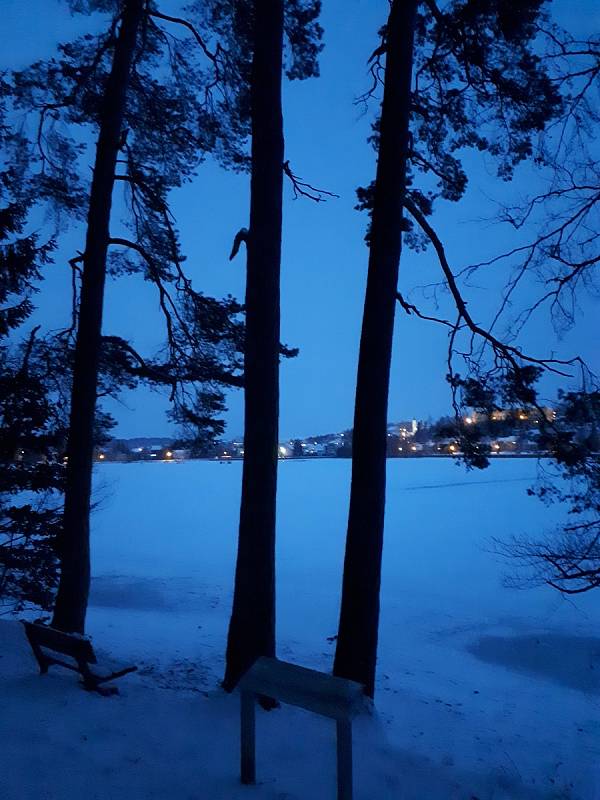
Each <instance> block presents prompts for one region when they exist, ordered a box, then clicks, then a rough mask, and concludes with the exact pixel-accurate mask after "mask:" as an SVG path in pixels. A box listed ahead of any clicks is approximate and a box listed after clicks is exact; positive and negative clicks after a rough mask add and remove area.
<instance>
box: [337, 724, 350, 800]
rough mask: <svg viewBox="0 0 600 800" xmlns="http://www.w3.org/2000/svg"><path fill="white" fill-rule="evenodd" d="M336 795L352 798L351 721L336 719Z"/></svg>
mask: <svg viewBox="0 0 600 800" xmlns="http://www.w3.org/2000/svg"><path fill="white" fill-rule="evenodd" d="M336 726H337V787H338V788H337V796H338V800H352V723H351V722H349V721H347V720H337V721H336Z"/></svg>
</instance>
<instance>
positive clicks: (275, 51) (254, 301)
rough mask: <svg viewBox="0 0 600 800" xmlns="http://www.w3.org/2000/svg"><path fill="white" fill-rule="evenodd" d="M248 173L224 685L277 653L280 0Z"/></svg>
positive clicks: (260, 68)
mask: <svg viewBox="0 0 600 800" xmlns="http://www.w3.org/2000/svg"><path fill="white" fill-rule="evenodd" d="M253 41H254V52H253V57H252V78H251V80H252V86H251V106H252V109H251V110H252V176H251V182H250V229H249V236H248V241H247V246H248V267H247V283H246V347H245V361H244V364H245V367H244V387H245V414H244V426H245V427H244V467H243V476H242V502H241V509H240V528H239V540H238V554H237V564H236V571H235V590H234V597H233V610H232V614H231V621H230V624H229V634H228V639H227V663H226V670H225V679H224V681H223V685H224V687H225V688H226V689H228V690H231V689H233V688H234V686H235V685H236V684H237V682H238V680H239V679H240V677H241V676H242V675H243V674H244V672H245V671H246V670H247V669H248V668H249V667H250V666H251V665H252V663H253V662H254V661H255V659H256V658H258V657H259V656H273V655H274V654H275V506H276V493H277V455H278V452H277V448H278V423H279V341H280V336H279V276H280V267H281V217H282V182H283V116H282V109H281V72H282V51H283V0H255V3H254V32H253Z"/></svg>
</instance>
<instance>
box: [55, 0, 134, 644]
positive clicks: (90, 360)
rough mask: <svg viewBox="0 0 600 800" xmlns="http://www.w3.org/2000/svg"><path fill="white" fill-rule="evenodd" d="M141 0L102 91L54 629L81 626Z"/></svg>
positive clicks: (125, 19)
mask: <svg viewBox="0 0 600 800" xmlns="http://www.w3.org/2000/svg"><path fill="white" fill-rule="evenodd" d="M143 6H144V2H143V0H126V2H125V3H124V7H123V13H122V17H121V27H120V30H119V34H118V37H117V41H116V43H115V50H114V55H113V62H112V68H111V72H110V76H109V78H108V80H107V83H106V88H105V92H104V99H103V107H102V111H101V117H100V131H99V135H98V142H97V145H96V161H95V164H94V175H93V179H92V187H91V193H90V207H89V211H88V218H87V234H86V242H85V253H84V258H83V276H82V284H81V301H80V306H79V324H78V327H77V340H76V344H75V365H74V370H73V388H72V393H71V416H70V424H69V442H68V447H67V453H68V457H69V458H68V466H67V483H66V489H65V510H64V530H63V534H62V537H61V541H60V561H61V575H60V583H59V587H58V595H57V598H56V604H55V607H54V616H53V620H52V624H53V626H54V627H56V628H59V629H60V630H64V631H70V632H77V633H83V632H84V628H85V615H86V611H87V603H88V594H89V588H90V498H91V491H92V465H93V452H94V417H95V411H96V394H97V381H98V361H99V355H100V346H101V333H102V309H103V303H104V283H105V278H106V254H107V250H108V240H109V236H110V233H109V223H110V210H111V205H112V193H113V186H114V181H115V178H114V175H115V167H116V161H117V154H118V151H119V143H120V140H121V132H122V126H123V114H124V110H125V103H126V98H127V89H128V84H129V76H130V72H131V63H132V59H133V55H134V52H135V46H136V39H137V32H138V28H139V25H140V21H141V19H142V14H143Z"/></svg>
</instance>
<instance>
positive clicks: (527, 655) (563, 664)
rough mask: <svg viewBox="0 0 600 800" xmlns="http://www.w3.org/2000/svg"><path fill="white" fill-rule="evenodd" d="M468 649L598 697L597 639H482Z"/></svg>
mask: <svg viewBox="0 0 600 800" xmlns="http://www.w3.org/2000/svg"><path fill="white" fill-rule="evenodd" d="M467 649H468V651H469V652H470V653H472V654H473V655H474V656H476V657H477V658H479V659H480V660H481V661H485V662H487V663H490V664H500V665H502V666H504V667H507V668H508V669H512V670H515V671H516V672H524V673H527V674H529V675H533V676H536V677H538V678H543V679H545V680H548V681H552V682H553V683H558V684H560V685H561V686H567V687H568V688H570V689H577V690H579V691H581V692H590V693H593V694H600V638H596V637H594V636H569V635H568V634H554V633H540V634H528V635H526V636H481V637H480V638H479V639H477V641H475V642H474V643H471V644H470V645H468V646H467Z"/></svg>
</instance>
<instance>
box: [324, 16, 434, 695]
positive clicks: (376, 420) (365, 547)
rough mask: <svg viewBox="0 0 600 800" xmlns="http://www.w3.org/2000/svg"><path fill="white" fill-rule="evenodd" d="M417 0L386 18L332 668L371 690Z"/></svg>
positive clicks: (375, 653)
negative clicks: (379, 114) (339, 609)
mask: <svg viewBox="0 0 600 800" xmlns="http://www.w3.org/2000/svg"><path fill="white" fill-rule="evenodd" d="M417 5H418V0H394V2H393V3H392V8H391V11H390V16H389V19H388V24H387V37H386V45H387V49H386V65H385V86H384V93H383V104H382V109H381V128H380V141H379V158H378V162H377V176H376V180H375V196H374V205H373V213H372V227H371V241H370V250H369V269H368V275H367V289H366V295H365V306H364V312H363V323H362V333H361V339H360V353H359V360H358V374H357V382H356V401H355V410H354V433H353V439H352V485H351V490H350V511H349V516H348V532H347V538H346V554H345V559H344V578H343V586H342V603H341V612H340V623H339V630H338V639H337V647H336V653H335V662H334V674H336V675H339V676H341V677H345V678H351V679H353V680H355V681H359V682H360V683H362V684H364V685H365V688H366V693H367V694H368V695H369V696H370V697H373V695H374V691H375V664H376V659H377V636H378V627H379V587H380V582H381V555H382V550H383V524H384V511H385V470H386V447H387V405H388V390H389V380H390V363H391V356H392V338H393V331H394V311H395V305H396V291H397V283H398V268H399V262H400V250H401V241H402V240H401V223H402V211H403V207H402V199H403V195H404V192H405V189H406V161H407V154H408V143H409V118H410V87H411V78H412V64H413V39H414V28H415V18H416V9H417Z"/></svg>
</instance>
